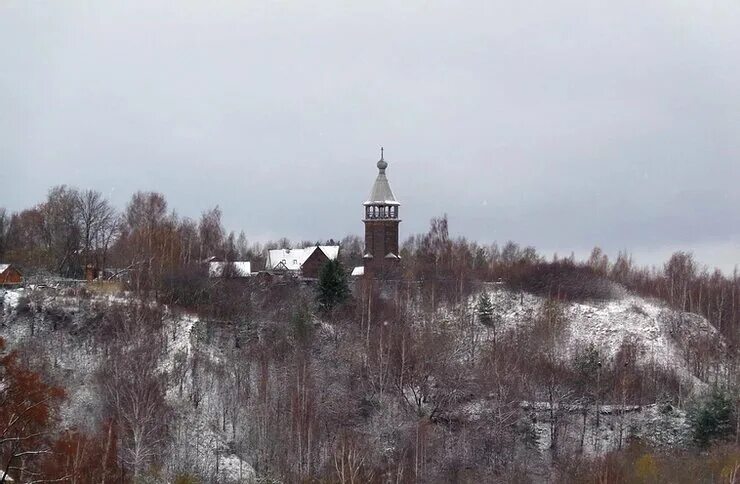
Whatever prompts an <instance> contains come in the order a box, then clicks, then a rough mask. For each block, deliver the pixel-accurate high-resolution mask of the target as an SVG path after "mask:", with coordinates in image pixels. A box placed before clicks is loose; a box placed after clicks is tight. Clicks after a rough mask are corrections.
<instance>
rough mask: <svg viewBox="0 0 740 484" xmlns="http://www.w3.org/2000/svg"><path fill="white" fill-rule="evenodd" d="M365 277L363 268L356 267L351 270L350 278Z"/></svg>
mask: <svg viewBox="0 0 740 484" xmlns="http://www.w3.org/2000/svg"><path fill="white" fill-rule="evenodd" d="M364 275H365V266H357V267H355V268H354V269H352V276H354V277H357V276H364Z"/></svg>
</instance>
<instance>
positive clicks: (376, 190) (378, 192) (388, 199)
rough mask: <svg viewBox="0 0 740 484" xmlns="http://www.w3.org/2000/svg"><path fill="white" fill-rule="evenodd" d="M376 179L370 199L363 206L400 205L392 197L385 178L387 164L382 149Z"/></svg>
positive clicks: (393, 196)
mask: <svg viewBox="0 0 740 484" xmlns="http://www.w3.org/2000/svg"><path fill="white" fill-rule="evenodd" d="M377 166H378V177H377V178H376V179H375V183H373V188H372V189H371V190H370V197H369V198H368V199H367V201H366V202H365V203H364V204H363V205H375V204H379V203H380V204H384V205H400V203H399V202H398V201H397V200H396V197H395V195H393V190H391V185H390V183H389V182H388V177H386V176H385V169H386V168H387V167H388V162H386V161H385V160H384V159H383V148H381V149H380V160H378V165H377Z"/></svg>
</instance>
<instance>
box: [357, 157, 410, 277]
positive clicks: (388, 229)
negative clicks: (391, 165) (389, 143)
mask: <svg viewBox="0 0 740 484" xmlns="http://www.w3.org/2000/svg"><path fill="white" fill-rule="evenodd" d="M377 166H378V177H377V178H376V179H375V183H374V184H373V188H372V190H371V191H370V197H369V198H368V199H367V201H366V202H365V203H363V206H364V208H365V218H364V219H363V220H362V221H363V222H364V223H365V253H364V255H363V261H364V266H365V276H366V277H378V278H386V277H395V276H396V275H397V273H398V269H399V266H400V262H401V257H400V256H399V250H398V224H399V223H401V219H399V218H398V209H399V208H400V207H401V204H400V203H398V201H397V200H396V197H395V196H394V195H393V191H392V190H391V186H390V184H389V183H388V178H387V177H386V176H385V170H386V168H388V162H386V161H385V159H384V158H383V148H380V160H379V161H378V165H377Z"/></svg>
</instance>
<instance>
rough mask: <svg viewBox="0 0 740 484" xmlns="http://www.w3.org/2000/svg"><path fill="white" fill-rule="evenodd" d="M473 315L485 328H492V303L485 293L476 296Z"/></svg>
mask: <svg viewBox="0 0 740 484" xmlns="http://www.w3.org/2000/svg"><path fill="white" fill-rule="evenodd" d="M475 314H476V315H477V316H478V322H480V323H481V324H483V325H485V326H489V327H494V319H493V303H492V302H491V297H490V296H489V295H488V293H487V292H485V291H483V292H481V293H480V296H478V302H477V303H476V305H475Z"/></svg>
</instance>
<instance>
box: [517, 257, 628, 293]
mask: <svg viewBox="0 0 740 484" xmlns="http://www.w3.org/2000/svg"><path fill="white" fill-rule="evenodd" d="M507 284H508V285H509V287H511V288H512V289H514V290H517V291H525V292H530V293H532V294H537V295H540V296H545V297H552V298H556V299H559V300H563V301H585V300H607V299H613V298H615V297H616V296H618V294H619V291H618V286H616V285H615V284H614V283H613V282H611V281H609V280H608V279H606V278H605V277H603V276H601V275H600V274H598V273H597V272H596V271H595V270H594V269H592V268H591V267H588V266H582V265H576V264H574V263H572V262H570V261H557V262H539V263H536V264H519V265H518V266H517V267H516V268H514V269H513V270H512V275H511V276H510V277H509V279H508V281H507Z"/></svg>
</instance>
